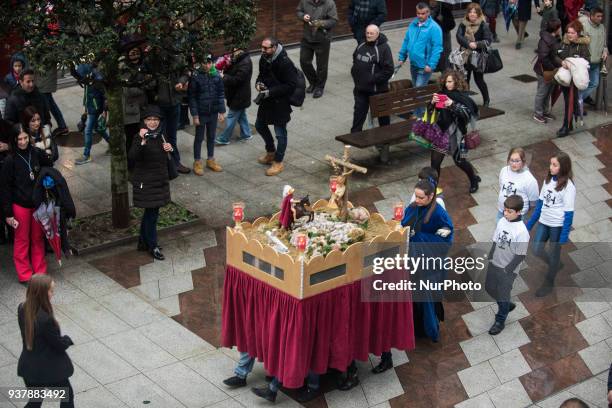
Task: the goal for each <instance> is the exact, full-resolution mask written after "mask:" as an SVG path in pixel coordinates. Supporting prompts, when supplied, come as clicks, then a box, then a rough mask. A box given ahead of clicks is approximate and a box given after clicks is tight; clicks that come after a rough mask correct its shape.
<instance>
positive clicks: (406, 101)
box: [370, 84, 440, 118]
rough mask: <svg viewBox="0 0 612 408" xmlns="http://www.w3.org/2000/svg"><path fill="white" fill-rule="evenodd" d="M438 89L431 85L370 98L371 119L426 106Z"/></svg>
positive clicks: (399, 113) (436, 86)
mask: <svg viewBox="0 0 612 408" xmlns="http://www.w3.org/2000/svg"><path fill="white" fill-rule="evenodd" d="M439 89H440V88H439V86H438V85H435V84H433V85H427V86H422V87H419V88H408V89H398V90H395V91H389V92H385V93H382V94H378V95H373V96H371V97H370V112H371V114H372V117H373V118H378V117H381V116H390V115H401V114H405V113H408V112H412V111H413V110H414V109H415V108H418V107H421V106H424V105H427V103H429V101H431V97H432V96H433V94H434V93H435V92H436V91H438V90H439Z"/></svg>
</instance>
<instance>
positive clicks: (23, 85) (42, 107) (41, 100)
mask: <svg viewBox="0 0 612 408" xmlns="http://www.w3.org/2000/svg"><path fill="white" fill-rule="evenodd" d="M26 106H34V107H35V108H36V110H37V111H38V112H39V113H40V119H41V125H42V126H45V125H49V126H51V115H50V113H49V105H48V104H47V99H46V98H45V96H44V95H43V94H42V93H40V92H39V91H38V88H37V87H36V84H35V76H34V71H33V70H31V69H24V70H23V71H21V76H20V78H19V88H16V89H14V90H13V92H11V95H10V96H9V98H8V100H7V101H6V109H5V111H4V119H6V120H8V121H9V122H11V123H12V124H13V125H16V124H18V123H19V115H20V114H21V112H23V110H24V109H25V108H26Z"/></svg>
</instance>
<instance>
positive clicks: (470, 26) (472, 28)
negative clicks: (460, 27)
mask: <svg viewBox="0 0 612 408" xmlns="http://www.w3.org/2000/svg"><path fill="white" fill-rule="evenodd" d="M483 21H484V17H483V16H480V17H478V19H477V20H476V22H474V23H472V22H471V21H470V20H469V19H468V16H467V15H466V16H465V18H464V19H463V24H464V25H465V36H466V37H467V39H468V40H470V41H476V32H478V30H479V29H480V25H481V24H482V22H483Z"/></svg>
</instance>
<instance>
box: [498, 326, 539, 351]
mask: <svg viewBox="0 0 612 408" xmlns="http://www.w3.org/2000/svg"><path fill="white" fill-rule="evenodd" d="M493 340H494V341H495V344H497V347H499V349H500V351H501V352H502V353H506V352H508V351H510V350H513V349H517V348H519V347H521V346H523V345H525V344H528V343H530V342H531V340H530V339H529V336H527V333H525V330H524V329H523V326H521V324H520V323H519V322H514V323H510V324H507V325H506V328H505V329H504V330H503V331H502V332H501V333H499V334H498V335H496V336H493Z"/></svg>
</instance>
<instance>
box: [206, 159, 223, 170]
mask: <svg viewBox="0 0 612 408" xmlns="http://www.w3.org/2000/svg"><path fill="white" fill-rule="evenodd" d="M206 167H208V168H209V169H211V170H212V171H222V170H223V168H222V167H221V166H220V165H219V163H217V162H216V161H215V159H208V160H206Z"/></svg>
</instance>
